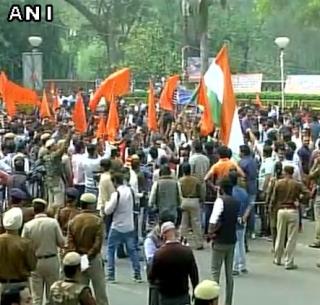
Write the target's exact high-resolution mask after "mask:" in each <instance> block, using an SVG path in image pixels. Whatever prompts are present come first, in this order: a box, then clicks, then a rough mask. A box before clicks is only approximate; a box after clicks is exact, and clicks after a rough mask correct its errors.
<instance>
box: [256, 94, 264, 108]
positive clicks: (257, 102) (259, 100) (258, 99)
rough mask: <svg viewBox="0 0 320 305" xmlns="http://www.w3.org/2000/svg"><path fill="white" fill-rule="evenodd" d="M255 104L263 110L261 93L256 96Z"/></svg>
mask: <svg viewBox="0 0 320 305" xmlns="http://www.w3.org/2000/svg"><path fill="white" fill-rule="evenodd" d="M255 104H256V106H257V107H258V108H262V103H261V99H260V94H259V93H257V95H256V102H255Z"/></svg>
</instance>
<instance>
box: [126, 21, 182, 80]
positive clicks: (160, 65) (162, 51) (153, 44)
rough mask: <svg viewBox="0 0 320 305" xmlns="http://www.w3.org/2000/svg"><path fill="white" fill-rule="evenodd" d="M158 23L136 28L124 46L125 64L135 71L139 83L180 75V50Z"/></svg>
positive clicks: (152, 22) (143, 24) (151, 22)
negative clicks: (175, 74)
mask: <svg viewBox="0 0 320 305" xmlns="http://www.w3.org/2000/svg"><path fill="white" fill-rule="evenodd" d="M167 33H168V32H167V31H166V29H165V28H163V27H162V26H161V24H160V23H159V22H158V21H155V22H154V21H148V22H145V23H142V24H140V25H138V26H136V27H135V28H134V29H133V30H132V32H131V34H130V35H129V37H128V40H127V42H126V43H125V44H124V45H123V51H124V60H123V63H124V65H126V66H129V67H131V68H132V69H133V72H134V75H135V79H136V80H137V81H140V80H147V79H148V78H149V77H159V76H160V77H161V76H163V75H170V74H173V73H179V72H180V69H181V65H180V58H179V57H180V50H179V49H178V48H177V46H176V44H175V43H174V42H173V43H172V42H171V41H170V39H168V34H167Z"/></svg>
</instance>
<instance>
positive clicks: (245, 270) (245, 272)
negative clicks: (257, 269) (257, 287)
mask: <svg viewBox="0 0 320 305" xmlns="http://www.w3.org/2000/svg"><path fill="white" fill-rule="evenodd" d="M241 273H243V274H248V273H249V271H248V269H242V270H241Z"/></svg>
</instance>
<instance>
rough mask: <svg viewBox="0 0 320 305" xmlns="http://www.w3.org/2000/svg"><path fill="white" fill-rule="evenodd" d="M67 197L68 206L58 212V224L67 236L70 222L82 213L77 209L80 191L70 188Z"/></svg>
mask: <svg viewBox="0 0 320 305" xmlns="http://www.w3.org/2000/svg"><path fill="white" fill-rule="evenodd" d="M66 195H67V200H66V206H65V207H64V208H63V209H61V210H60V211H59V212H58V222H59V225H60V227H61V229H62V233H63V235H65V236H66V235H67V231H68V224H69V221H70V220H72V219H73V218H74V217H75V216H76V215H78V214H79V213H80V211H79V210H78V208H77V200H78V196H79V192H78V190H77V189H76V188H74V187H68V188H67V191H66Z"/></svg>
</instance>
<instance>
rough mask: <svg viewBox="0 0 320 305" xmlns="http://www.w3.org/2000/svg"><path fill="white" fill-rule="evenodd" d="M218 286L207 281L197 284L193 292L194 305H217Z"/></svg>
mask: <svg viewBox="0 0 320 305" xmlns="http://www.w3.org/2000/svg"><path fill="white" fill-rule="evenodd" d="M219 294H220V286H219V285H218V284H217V283H216V282H214V281H209V280H204V281H202V282H201V283H199V284H198V285H197V287H196V289H195V290H194V305H218V301H219Z"/></svg>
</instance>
